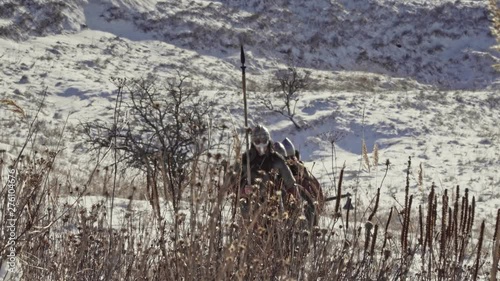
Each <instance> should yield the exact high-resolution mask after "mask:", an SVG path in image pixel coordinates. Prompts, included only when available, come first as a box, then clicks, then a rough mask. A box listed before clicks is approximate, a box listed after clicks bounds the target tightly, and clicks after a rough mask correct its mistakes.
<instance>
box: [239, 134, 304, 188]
mask: <svg viewBox="0 0 500 281" xmlns="http://www.w3.org/2000/svg"><path fill="white" fill-rule="evenodd" d="M278 149H279V148H278ZM281 153H283V152H281ZM249 155H250V175H251V180H252V184H255V183H256V182H257V181H256V180H257V179H260V182H267V181H269V180H273V181H274V180H276V179H275V178H271V177H272V175H273V174H277V176H278V177H279V179H281V180H282V181H283V185H284V191H285V192H286V194H288V195H293V196H294V197H295V198H298V197H297V196H298V195H299V193H298V188H297V184H296V181H295V177H294V176H293V174H292V172H291V171H290V168H289V167H288V165H287V164H286V162H285V159H284V157H283V156H282V155H280V154H279V153H278V152H276V151H275V148H274V143H273V142H272V141H271V136H270V134H269V131H268V130H267V128H266V127H264V126H261V125H258V126H256V127H255V128H254V129H253V130H252V142H251V147H250V151H249ZM241 159H242V161H241V178H240V179H241V184H240V186H241V187H243V188H242V190H241V195H242V197H245V196H248V195H249V194H250V193H251V192H252V188H251V186H248V185H247V160H246V159H247V153H244V154H243V155H242V158H241ZM273 172H274V173H273Z"/></svg>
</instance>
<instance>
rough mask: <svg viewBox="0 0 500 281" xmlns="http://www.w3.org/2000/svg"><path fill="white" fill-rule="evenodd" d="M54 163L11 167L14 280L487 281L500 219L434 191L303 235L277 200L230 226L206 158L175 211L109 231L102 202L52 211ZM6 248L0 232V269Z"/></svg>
mask: <svg viewBox="0 0 500 281" xmlns="http://www.w3.org/2000/svg"><path fill="white" fill-rule="evenodd" d="M56 159H57V153H48V154H47V155H32V157H31V160H30V161H26V160H24V161H22V162H19V163H18V164H17V167H16V169H17V171H18V174H17V176H16V178H17V182H16V185H15V186H16V202H17V209H16V213H15V217H16V218H17V221H16V231H17V238H16V241H15V242H16V243H15V245H16V256H17V261H18V264H17V270H18V272H19V273H20V280H406V279H409V278H410V277H411V278H412V279H413V278H414V279H416V280H476V279H477V280H480V279H481V280H486V279H488V278H489V280H496V277H495V276H496V274H497V273H496V270H497V268H498V255H499V253H500V248H499V243H498V240H499V238H498V235H499V234H498V232H499V222H500V210H499V213H498V214H499V216H497V218H496V221H495V218H491V219H490V220H489V221H477V220H475V215H474V214H475V207H476V203H475V202H476V201H475V198H474V197H471V196H470V195H469V194H468V191H467V189H460V188H459V187H456V189H454V190H448V191H445V193H444V194H443V195H442V196H438V195H437V194H436V192H435V189H434V187H433V188H432V190H431V191H430V192H429V194H428V200H427V202H426V203H425V204H421V205H417V204H415V202H414V200H413V195H412V194H410V193H409V192H408V191H409V189H408V187H407V188H406V190H407V196H406V198H405V201H404V206H403V207H402V208H399V207H392V208H391V209H390V213H389V214H379V213H378V211H377V210H378V209H379V208H378V202H379V200H378V196H379V194H380V193H379V192H378V193H377V198H374V200H373V201H372V204H371V205H370V206H368V207H367V209H366V210H356V209H355V210H342V209H341V208H340V207H339V206H338V203H336V204H335V205H336V208H335V210H336V211H335V212H334V213H333V214H330V215H325V217H324V218H322V223H321V224H320V226H319V227H314V228H312V229H309V228H306V227H304V223H303V220H304V218H303V216H300V215H299V214H297V213H294V212H284V211H280V209H279V208H277V206H278V205H277V197H276V196H275V197H271V198H269V199H268V200H267V201H266V202H264V203H263V204H262V205H261V207H262V208H261V209H259V210H258V211H256V212H255V213H254V214H255V215H254V216H253V217H252V219H251V220H250V221H245V220H243V219H242V218H241V217H240V216H239V212H236V216H235V217H233V214H234V212H233V211H234V210H233V209H232V206H233V203H234V197H235V195H234V194H231V193H230V192H229V190H227V187H225V186H224V185H223V179H224V177H225V173H226V171H227V170H226V168H227V162H228V161H225V160H226V159H222V158H220V157H214V156H212V155H207V154H204V155H199V156H198V157H196V158H195V159H198V160H194V161H193V163H192V164H193V166H192V168H193V170H196V171H197V172H196V173H194V174H196V176H193V179H196V180H191V181H189V182H188V184H187V190H188V191H186V192H187V193H188V194H189V195H187V197H186V199H185V202H184V203H185V208H184V209H183V210H182V211H177V213H175V214H174V213H169V211H166V210H167V207H166V206H167V205H168V203H167V204H166V205H164V204H163V203H162V204H161V205H160V206H156V207H155V208H160V209H162V208H163V209H164V210H163V212H160V215H151V216H147V217H144V216H143V217H140V218H138V217H136V216H134V213H133V212H132V209H131V208H129V211H130V212H129V213H127V214H126V215H125V217H124V219H123V220H122V221H119V222H115V224H114V225H115V226H114V227H110V214H111V213H112V210H111V209H110V205H109V200H110V199H111V198H110V197H105V198H103V201H102V202H101V203H98V204H95V205H93V206H92V207H91V208H89V209H86V208H85V207H84V206H82V205H80V204H78V203H75V204H74V205H67V204H66V205H63V204H61V203H59V202H60V201H59V200H58V198H59V197H60V190H59V188H58V184H57V175H55V174H53V173H52V169H53V166H54V162H55V161H56ZM227 160H229V159H227ZM410 164H411V162H410V161H409V163H408V165H410ZM2 165H3V166H2V169H4V168H5V165H8V166H9V167H10V168H12V166H11V165H12V163H3V164H2ZM4 176H5V175H4ZM402 176H403V177H404V176H405V175H402ZM406 176H407V177H408V175H406ZM4 178H5V177H4ZM341 178H342V177H341ZM3 183H4V184H3V185H2V186H3V189H2V191H1V193H0V195H1V198H3V199H4V200H2V202H3V203H2V205H1V207H0V208H1V214H2V217H3V218H2V221H1V222H0V227H1V228H2V229H5V227H6V216H7V215H8V212H7V204H6V202H7V201H6V198H7V189H6V186H7V185H6V184H5V181H3ZM382 188H383V187H382ZM95 189H96V190H99V187H95ZM379 191H380V190H379ZM338 192H342V181H340V183H339V184H338ZM78 193H79V196H82V195H83V194H85V193H84V191H83V190H80V191H79V192H78ZM228 193H229V195H228ZM358 208H359V207H358ZM152 209H154V208H152ZM181 209H182V208H181ZM363 212H364V213H367V217H364V216H361V215H359V214H361V213H363ZM151 213H153V212H151ZM155 213H156V212H155ZM353 214H354V215H353ZM356 214H358V215H357V217H356ZM264 222H265V223H264ZM492 229H496V231H495V232H494V233H493V231H491V230H492ZM488 230H489V231H488ZM7 242H8V237H7V232H2V233H1V236H0V245H2V246H1V249H0V250H1V251H2V252H1V253H2V259H4V258H5V257H6V255H7V253H8V248H7ZM495 249H496V250H495ZM7 280H9V279H7ZM13 280H15V279H13Z"/></svg>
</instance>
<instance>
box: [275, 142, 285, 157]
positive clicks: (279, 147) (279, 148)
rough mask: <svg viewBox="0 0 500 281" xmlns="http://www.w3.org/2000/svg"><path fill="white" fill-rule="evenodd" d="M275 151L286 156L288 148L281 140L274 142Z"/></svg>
mask: <svg viewBox="0 0 500 281" xmlns="http://www.w3.org/2000/svg"><path fill="white" fill-rule="evenodd" d="M274 151H276V152H277V153H278V154H279V155H281V156H283V157H286V150H285V147H284V146H283V144H282V143H281V142H279V141H277V142H274Z"/></svg>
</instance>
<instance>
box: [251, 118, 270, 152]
mask: <svg viewBox="0 0 500 281" xmlns="http://www.w3.org/2000/svg"><path fill="white" fill-rule="evenodd" d="M270 139H271V135H270V134H269V131H268V130H267V129H266V127H264V126H262V125H258V126H256V127H255V128H253V130H252V143H253V145H254V146H255V148H257V151H258V152H259V154H260V155H263V154H265V153H266V151H267V146H268V145H269V140H270Z"/></svg>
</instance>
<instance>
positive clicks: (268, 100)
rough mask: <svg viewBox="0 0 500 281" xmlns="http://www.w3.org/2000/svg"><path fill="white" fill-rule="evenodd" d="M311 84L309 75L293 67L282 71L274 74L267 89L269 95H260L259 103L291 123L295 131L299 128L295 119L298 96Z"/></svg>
mask: <svg viewBox="0 0 500 281" xmlns="http://www.w3.org/2000/svg"><path fill="white" fill-rule="evenodd" d="M311 84H312V78H311V73H310V72H308V71H300V70H298V69H297V68H295V67H289V68H288V69H282V70H279V71H277V72H275V73H274V77H273V78H272V80H271V82H270V83H269V85H268V87H269V89H270V90H271V94H267V93H266V94H261V95H260V98H259V101H260V103H261V104H262V105H264V106H265V107H266V108H267V109H269V110H271V111H273V112H276V113H279V114H281V115H283V116H284V117H286V118H288V119H289V120H290V121H292V123H293V125H294V126H295V128H297V129H301V126H300V125H299V124H298V123H297V120H296V119H295V115H296V109H297V102H298V101H299V95H300V94H301V93H302V92H304V91H305V90H307V89H308V88H309V87H310V85H311Z"/></svg>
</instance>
